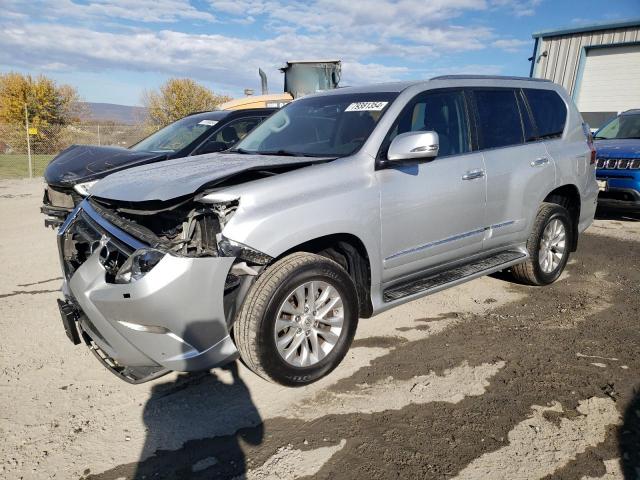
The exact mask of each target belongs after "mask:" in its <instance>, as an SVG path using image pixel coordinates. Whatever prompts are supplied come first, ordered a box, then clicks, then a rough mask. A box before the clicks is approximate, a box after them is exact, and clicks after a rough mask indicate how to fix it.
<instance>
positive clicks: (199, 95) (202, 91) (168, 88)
mask: <svg viewBox="0 0 640 480" xmlns="http://www.w3.org/2000/svg"><path fill="white" fill-rule="evenodd" d="M229 100H231V98H230V97H227V96H225V95H216V94H215V93H213V92H212V91H211V90H209V89H208V88H207V87H205V86H203V85H200V84H199V83H197V82H195V81H194V80H191V79H190V78H171V79H169V80H167V81H166V82H165V83H164V85H162V86H161V87H160V88H159V89H158V90H151V91H146V92H145V93H144V94H143V96H142V102H143V104H144V106H145V107H146V109H147V118H146V121H147V123H148V124H150V125H153V126H159V127H163V126H165V125H168V124H170V123H171V122H175V121H176V120H179V119H181V118H183V117H185V116H187V115H189V114H191V113H194V112H202V111H205V110H214V109H215V108H216V107H217V106H218V105H220V104H221V103H224V102H226V101H229Z"/></svg>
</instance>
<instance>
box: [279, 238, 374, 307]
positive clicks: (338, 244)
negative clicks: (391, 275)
mask: <svg viewBox="0 0 640 480" xmlns="http://www.w3.org/2000/svg"><path fill="white" fill-rule="evenodd" d="M295 252H307V253H314V254H317V255H321V256H323V257H326V258H329V259H331V260H333V261H334V262H336V263H338V264H339V265H340V266H341V267H342V268H344V269H345V270H346V271H347V273H349V276H350V277H351V279H352V280H353V282H354V284H355V286H356V291H357V293H358V304H359V305H358V310H359V316H360V318H369V317H371V315H372V314H373V304H372V302H371V261H370V257H369V253H368V252H367V248H366V247H365V245H364V243H363V242H362V240H361V239H360V238H358V237H357V236H356V235H353V234H351V233H333V234H330V235H324V236H321V237H317V238H313V239H311V240H307V241H305V242H303V243H301V244H299V245H295V246H293V247H291V248H289V249H288V250H286V251H284V252H282V253H281V254H280V255H278V256H277V257H275V258H274V259H273V261H274V262H275V261H277V260H279V259H280V258H282V257H285V256H287V255H290V254H292V253H295Z"/></svg>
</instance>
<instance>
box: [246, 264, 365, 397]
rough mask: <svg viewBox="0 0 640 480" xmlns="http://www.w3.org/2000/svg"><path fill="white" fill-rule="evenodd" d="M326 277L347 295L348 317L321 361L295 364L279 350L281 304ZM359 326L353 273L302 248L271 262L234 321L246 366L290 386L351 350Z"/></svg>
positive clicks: (324, 372)
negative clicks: (277, 334)
mask: <svg viewBox="0 0 640 480" xmlns="http://www.w3.org/2000/svg"><path fill="white" fill-rule="evenodd" d="M312 280H321V281H323V282H326V283H328V284H330V285H331V286H332V287H333V288H335V289H336V290H337V291H338V293H339V294H340V296H341V298H342V303H343V308H344V322H343V328H342V332H341V334H340V337H339V339H338V340H337V342H336V344H335V346H334V347H333V349H332V350H331V351H330V352H329V353H328V354H327V356H326V357H324V358H323V359H322V360H320V361H319V362H318V363H316V364H314V365H311V366H307V367H296V366H293V365H291V364H289V363H287V362H286V361H285V360H284V359H283V358H282V356H281V355H280V354H279V353H278V350H277V347H276V343H275V340H274V329H275V321H276V316H277V313H278V309H279V308H280V305H282V303H283V302H284V301H285V299H286V298H287V296H288V295H289V294H290V293H291V291H292V290H293V289H295V288H296V287H297V286H299V285H302V284H304V283H305V282H308V281H312ZM357 326H358V296H357V293H356V288H355V285H354V284H353V281H352V280H351V277H350V276H349V274H348V273H347V272H346V271H345V270H344V269H343V268H342V267H341V266H340V265H338V264H337V263H336V262H334V261H332V260H329V259H327V258H325V257H321V256H319V255H314V254H311V253H305V252H299V253H293V254H291V255H288V256H286V257H284V258H282V259H281V260H278V261H277V262H275V263H274V264H273V265H270V266H269V267H267V268H266V269H265V270H264V271H263V272H262V273H261V274H260V276H259V277H258V279H257V280H256V282H255V283H254V284H253V286H252V287H251V289H250V290H249V292H248V293H247V296H246V298H245V300H244V302H243V304H242V307H241V308H240V310H239V312H238V315H237V317H236V321H235V324H234V326H233V331H234V338H235V342H236V346H237V347H238V350H239V352H240V357H241V359H242V361H243V362H244V363H245V365H246V366H247V367H248V368H250V369H251V370H252V371H253V372H255V373H256V374H258V375H260V376H261V377H263V378H265V379H267V380H270V381H273V382H276V383H280V384H282V385H287V386H303V385H307V384H309V383H312V382H315V381H316V380H319V379H320V378H322V377H324V376H325V375H327V374H328V373H329V372H331V371H332V370H333V369H334V368H336V367H337V366H338V364H339V363H340V362H341V361H342V359H343V358H344V356H345V355H346V353H347V351H348V350H349V347H350V346H351V342H352V340H353V336H354V335H355V332H356V328H357Z"/></svg>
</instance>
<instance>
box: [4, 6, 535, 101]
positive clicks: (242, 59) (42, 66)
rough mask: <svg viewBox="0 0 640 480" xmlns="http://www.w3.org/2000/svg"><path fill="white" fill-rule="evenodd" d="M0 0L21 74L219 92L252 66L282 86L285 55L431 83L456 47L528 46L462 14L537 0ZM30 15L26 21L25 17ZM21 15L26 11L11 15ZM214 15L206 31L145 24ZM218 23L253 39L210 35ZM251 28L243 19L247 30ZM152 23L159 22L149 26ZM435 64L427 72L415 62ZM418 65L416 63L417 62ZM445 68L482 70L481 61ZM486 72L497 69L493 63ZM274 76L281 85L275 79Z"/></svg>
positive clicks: (369, 76) (518, 9) (10, 56)
mask: <svg viewBox="0 0 640 480" xmlns="http://www.w3.org/2000/svg"><path fill="white" fill-rule="evenodd" d="M76 1H78V0H49V1H44V0H32V1H31V2H21V1H17V0H4V2H5V5H4V6H3V10H0V29H1V30H2V31H3V35H0V64H3V65H7V66H12V67H20V68H24V69H27V70H34V71H38V70H59V69H66V70H68V71H84V72H91V71H93V72H105V71H109V70H132V71H138V72H154V73H157V72H159V73H163V74H167V75H172V76H190V77H193V78H196V79H199V80H204V81H208V82H210V83H211V84H213V85H214V86H216V87H217V88H219V89H221V90H222V91H236V92H238V91H240V90H241V89H242V88H244V87H252V86H255V85H256V84H257V83H258V76H257V69H258V68H259V67H261V68H263V69H264V70H265V71H267V72H268V74H269V77H270V82H271V85H272V89H273V85H274V84H277V83H280V82H281V80H280V78H281V77H280V73H278V72H277V70H276V67H278V66H281V65H282V63H283V62H284V61H285V60H291V59H294V60H295V59H313V58H337V59H341V60H343V80H344V83H345V84H351V85H357V84H363V83H371V82H379V81H391V80H401V79H406V78H426V77H427V76H431V75H432V74H438V71H439V69H440V70H441V69H442V68H444V67H442V65H443V64H446V65H449V64H454V63H453V60H450V59H452V58H454V57H452V55H453V54H456V53H464V52H481V51H483V50H485V49H487V47H491V46H492V47H495V48H498V49H501V50H503V51H507V52H517V51H520V49H522V48H524V46H525V45H528V44H529V42H525V41H524V40H518V39H513V38H501V37H500V36H499V35H498V34H497V33H496V32H495V31H494V30H493V29H492V28H489V27H486V26H482V25H481V24H479V23H477V22H472V25H471V26H463V25H462V24H463V23H469V22H468V21H467V22H462V19H461V18H460V17H461V16H462V15H463V14H465V13H470V12H471V13H473V12H482V11H485V12H491V11H493V10H495V9H502V10H504V11H507V12H509V13H510V14H513V15H521V14H522V12H523V11H524V10H526V9H531V8H535V6H537V5H538V3H539V2H540V0H430V1H428V2H425V1H424V0H397V1H394V0H369V1H366V2H348V1H344V0H318V1H316V2H313V3H310V2H307V1H301V0H294V1H286V0H256V1H250V0H208V3H207V4H206V5H207V8H206V9H205V10H202V8H203V7H202V5H203V4H202V3H199V4H198V5H199V6H200V9H198V8H197V7H196V6H195V5H196V4H195V3H193V4H192V3H191V2H190V0H89V1H88V3H83V4H80V3H75V2H76ZM25 15H26V16H25ZM16 18H21V20H20V21H16ZM177 21H188V22H194V23H196V24H197V23H198V22H201V21H202V22H211V23H210V25H211V31H212V32H213V33H209V34H195V33H185V32H181V31H176V30H172V29H169V28H167V25H163V28H164V29H162V30H157V29H152V26H150V25H149V24H157V23H170V22H177ZM217 22H224V23H225V24H227V25H232V24H235V25H236V26H237V28H238V31H243V30H244V32H246V31H247V29H255V32H256V36H255V37H251V38H246V36H247V33H244V35H240V34H237V35H233V34H228V33H227V34H221V33H215V32H216V31H217V30H218V28H217V27H218V26H219V25H221V23H217ZM249 24H251V26H245V25H249ZM153 27H155V28H157V26H156V25H153ZM424 65H433V66H434V68H433V69H426V68H424V67H422V66H424ZM421 67H422V68H421ZM469 67H471V66H470V65H467V66H466V67H465V66H462V67H459V66H456V67H455V68H454V67H452V68H451V69H448V71H447V72H445V73H461V71H462V70H464V71H467V72H469V73H483V72H482V71H479V70H482V69H483V68H485V67H487V65H477V66H473V67H477V70H475V71H474V70H471V69H470V68H469ZM488 67H491V70H492V72H490V73H495V70H497V69H499V67H496V66H495V65H489V66H488ZM276 79H277V80H276Z"/></svg>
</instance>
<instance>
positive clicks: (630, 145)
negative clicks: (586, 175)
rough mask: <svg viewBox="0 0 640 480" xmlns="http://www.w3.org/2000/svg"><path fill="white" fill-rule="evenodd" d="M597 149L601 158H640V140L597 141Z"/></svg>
mask: <svg viewBox="0 0 640 480" xmlns="http://www.w3.org/2000/svg"><path fill="white" fill-rule="evenodd" d="M595 147H596V152H597V153H598V157H601V158H640V139H635V138H627V139H624V138H621V139H611V140H596V142H595Z"/></svg>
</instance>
